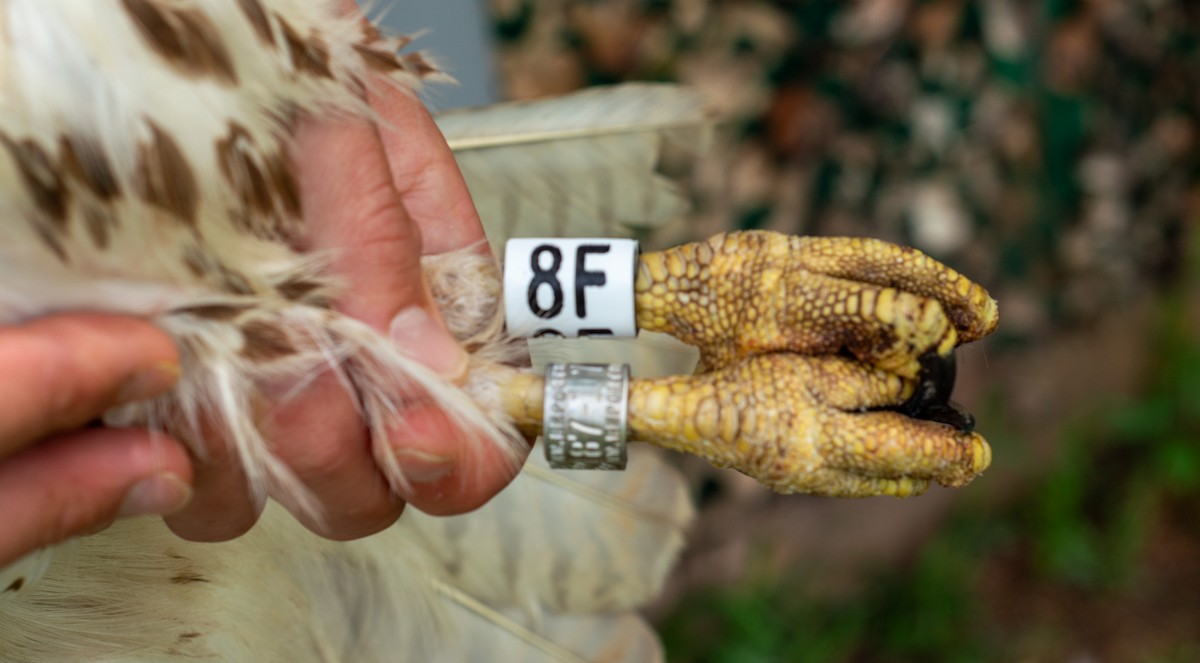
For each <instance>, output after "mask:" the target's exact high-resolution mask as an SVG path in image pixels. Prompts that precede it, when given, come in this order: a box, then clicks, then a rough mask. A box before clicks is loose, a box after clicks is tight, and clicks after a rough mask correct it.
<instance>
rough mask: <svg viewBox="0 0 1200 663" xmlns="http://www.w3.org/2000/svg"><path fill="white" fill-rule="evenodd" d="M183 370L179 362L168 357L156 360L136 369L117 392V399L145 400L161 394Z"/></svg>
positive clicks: (177, 378)
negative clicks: (140, 368)
mask: <svg viewBox="0 0 1200 663" xmlns="http://www.w3.org/2000/svg"><path fill="white" fill-rule="evenodd" d="M182 374H183V370H182V369H181V368H180V366H179V362H177V361H172V360H170V359H163V360H162V361H156V362H154V363H153V364H150V365H149V366H146V367H145V368H143V369H142V370H140V371H138V372H137V373H135V374H134V375H133V377H132V378H130V379H129V380H128V381H126V382H125V384H124V385H123V386H122V387H121V390H120V391H119V392H117V400H118V402H121V403H132V402H133V401H140V400H145V399H147V398H154V397H155V396H159V395H161V394H162V393H163V392H166V391H167V390H169V389H170V388H171V387H174V386H175V383H176V382H179V376H180V375H182Z"/></svg>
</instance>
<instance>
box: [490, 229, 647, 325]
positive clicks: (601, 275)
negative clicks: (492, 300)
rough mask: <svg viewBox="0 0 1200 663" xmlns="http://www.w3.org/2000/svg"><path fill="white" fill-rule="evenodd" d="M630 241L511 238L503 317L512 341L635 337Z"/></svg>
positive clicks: (506, 260)
mask: <svg viewBox="0 0 1200 663" xmlns="http://www.w3.org/2000/svg"><path fill="white" fill-rule="evenodd" d="M637 261H638V244H637V241H635V240H632V239H510V240H508V243H507V244H506V245H505V248H504V318H505V322H506V323H507V325H508V333H510V334H512V335H513V336H521V337H534V336H560V337H566V338H574V337H577V336H605V337H618V338H633V337H635V336H637V321H636V317H635V313H634V301H633V283H634V277H635V273H636V270H637Z"/></svg>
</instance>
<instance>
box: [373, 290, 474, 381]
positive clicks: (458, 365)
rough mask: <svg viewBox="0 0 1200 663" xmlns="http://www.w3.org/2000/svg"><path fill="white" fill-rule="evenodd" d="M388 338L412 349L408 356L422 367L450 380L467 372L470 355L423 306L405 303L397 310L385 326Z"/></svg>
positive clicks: (456, 378) (463, 377)
mask: <svg viewBox="0 0 1200 663" xmlns="http://www.w3.org/2000/svg"><path fill="white" fill-rule="evenodd" d="M388 334H389V335H390V337H391V339H392V341H393V342H394V343H396V345H398V346H400V347H401V348H405V349H409V350H411V351H412V356H413V358H414V359H416V360H417V361H419V362H421V364H422V365H424V366H425V367H427V368H429V369H431V370H433V371H434V372H436V373H437V374H438V375H441V376H442V377H444V378H446V379H447V380H450V381H451V382H454V383H461V382H462V381H463V379H465V378H466V375H467V366H468V364H469V361H470V357H469V356H468V355H467V352H466V350H464V349H463V347H462V346H461V345H459V344H458V341H456V340H454V337H453V336H451V335H450V332H449V331H448V330H447V329H446V325H445V323H443V322H442V321H441V320H439V319H437V318H435V317H434V316H433V315H431V314H430V313H429V311H428V310H426V309H425V308H424V307H423V306H419V305H413V306H408V307H406V308H404V309H403V310H401V311H400V312H399V313H397V314H396V315H395V316H394V317H393V318H392V321H391V324H390V325H389V326H388Z"/></svg>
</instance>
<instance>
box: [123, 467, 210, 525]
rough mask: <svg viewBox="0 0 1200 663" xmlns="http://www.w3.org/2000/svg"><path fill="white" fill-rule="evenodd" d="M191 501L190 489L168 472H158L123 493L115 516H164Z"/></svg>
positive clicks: (181, 480)
mask: <svg viewBox="0 0 1200 663" xmlns="http://www.w3.org/2000/svg"><path fill="white" fill-rule="evenodd" d="M191 499H192V488H191V486H189V485H187V484H186V483H185V482H184V481H183V479H180V478H179V477H178V476H177V475H175V474H172V473H170V472H159V473H158V474H153V475H151V476H148V477H146V478H145V479H142V480H141V481H139V482H137V483H136V484H134V485H133V488H130V489H129V492H128V493H125V501H124V502H121V509H120V510H119V511H118V512H117V515H118V516H120V517H122V518H124V517H128V516H145V515H151V514H153V515H160V516H165V515H168V514H171V513H175V512H176V511H178V510H180V509H182V508H183V507H184V506H185V505H186V504H187V503H188V501H190V500H191Z"/></svg>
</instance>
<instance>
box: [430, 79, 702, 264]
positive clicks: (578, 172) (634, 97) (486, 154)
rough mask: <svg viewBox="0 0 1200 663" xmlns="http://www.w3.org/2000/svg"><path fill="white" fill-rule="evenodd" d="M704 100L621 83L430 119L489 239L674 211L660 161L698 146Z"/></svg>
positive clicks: (651, 218)
mask: <svg viewBox="0 0 1200 663" xmlns="http://www.w3.org/2000/svg"><path fill="white" fill-rule="evenodd" d="M706 109H707V105H706V104H705V103H704V101H703V99H702V98H701V97H700V96H699V94H698V93H697V92H696V91H694V90H689V89H686V88H681V87H679V86H675V85H656V84H648V83H641V84H638V83H631V84H626V85H621V86H617V87H612V88H594V89H590V90H585V91H583V92H578V93H575V94H572V95H568V96H565V97H562V98H560V99H551V100H546V101H533V102H518V103H510V104H501V105H499V106H495V107H492V108H489V109H487V110H486V111H483V112H470V113H467V112H461V113H460V112H451V113H446V114H443V115H441V116H439V117H438V126H439V127H440V128H441V129H442V132H443V133H444V134H445V135H446V138H447V140H448V141H449V142H450V146H451V148H453V149H454V152H455V157H456V158H457V160H458V165H459V168H460V169H461V170H462V172H463V176H464V177H465V178H466V180H467V186H468V187H469V188H470V190H471V197H472V198H474V199H475V203H476V205H477V206H478V207H480V208H481V209H486V210H487V214H486V215H484V221H485V223H486V224H488V226H489V238H490V239H491V241H492V242H493V246H496V243H497V242H498V241H499V240H500V238H507V237H537V236H542V237H585V236H603V237H613V236H625V235H628V234H629V233H630V232H632V231H634V230H637V229H646V228H653V227H656V226H660V225H662V224H664V223H666V222H667V221H670V220H672V219H675V218H676V217H678V216H680V215H681V214H683V213H684V212H685V211H686V210H687V197H686V195H685V192H684V191H683V190H682V189H681V188H680V186H679V184H678V183H677V182H675V181H673V180H672V178H671V177H669V176H667V175H665V174H663V173H662V172H660V166H662V165H664V164H663V159H664V157H665V156H671V155H689V154H690V155H692V156H694V155H696V154H698V153H699V152H701V151H703V150H704V149H705V147H706V145H707V143H708V140H709V136H710V133H711V118H710V116H709V114H708V111H707V110H706Z"/></svg>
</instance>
